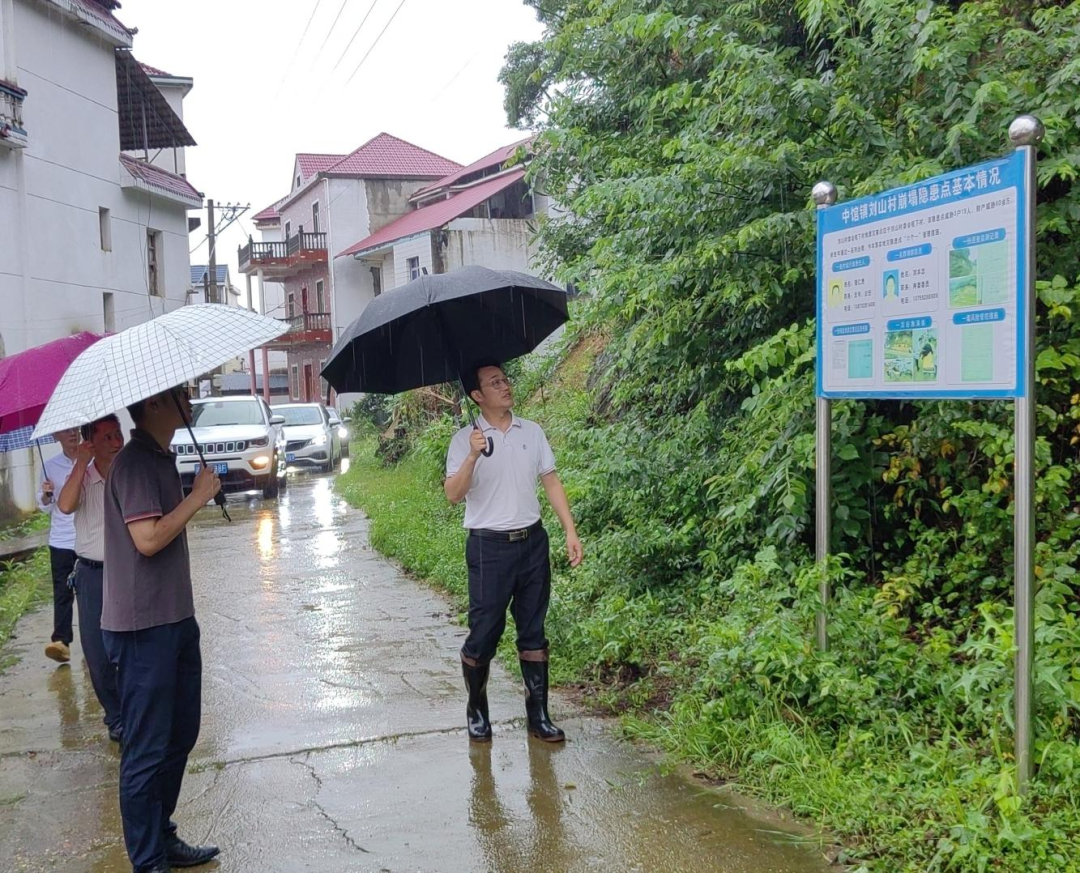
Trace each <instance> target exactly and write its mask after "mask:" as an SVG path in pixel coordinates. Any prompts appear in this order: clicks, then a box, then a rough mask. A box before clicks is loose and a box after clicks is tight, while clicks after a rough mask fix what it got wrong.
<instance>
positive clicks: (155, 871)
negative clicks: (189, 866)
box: [146, 861, 170, 873]
mask: <svg viewBox="0 0 1080 873" xmlns="http://www.w3.org/2000/svg"><path fill="white" fill-rule="evenodd" d="M146 873H170V871H169V865H168V864H166V863H165V862H164V861H162V862H161V863H160V864H155V865H154V866H153V867H151V868H150V869H149V870H147V871H146Z"/></svg>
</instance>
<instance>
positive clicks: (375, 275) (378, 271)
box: [371, 267, 382, 297]
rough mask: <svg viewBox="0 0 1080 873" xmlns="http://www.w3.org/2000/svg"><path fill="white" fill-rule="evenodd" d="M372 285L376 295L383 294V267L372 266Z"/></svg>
mask: <svg viewBox="0 0 1080 873" xmlns="http://www.w3.org/2000/svg"><path fill="white" fill-rule="evenodd" d="M371 287H372V288H373V289H374V291H375V296H376V297H378V296H379V295H380V294H382V267H372V268H371Z"/></svg>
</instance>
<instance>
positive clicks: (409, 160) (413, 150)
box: [326, 133, 461, 179]
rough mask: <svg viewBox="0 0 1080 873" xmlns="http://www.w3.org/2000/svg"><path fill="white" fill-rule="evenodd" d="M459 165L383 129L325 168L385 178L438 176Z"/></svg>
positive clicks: (458, 168)
mask: <svg viewBox="0 0 1080 873" xmlns="http://www.w3.org/2000/svg"><path fill="white" fill-rule="evenodd" d="M460 169H461V164H459V163H457V162H455V161H451V160H447V159H446V158H444V157H442V156H441V155H437V154H435V153H434V152H429V151H428V150H427V149H422V148H420V146H417V145H413V144H412V143H411V142H405V140H403V139H398V138H397V137H396V136H391V135H390V134H388V133H380V134H379V135H378V136H376V137H374V138H372V139H370V140H368V141H367V142H366V143H364V144H363V145H362V146H360V148H358V149H357V150H356V151H354V152H352V153H351V154H348V155H345V157H343V158H342V159H341V160H340V161H338V162H337V163H336V164H334V165H333V166H332V167H328V168H327V170H326V172H328V173H331V174H341V175H348V176H374V177H376V178H383V179H385V178H401V179H424V178H431V179H439V178H442V177H443V176H446V175H448V174H450V173H454V172H456V171H457V170H460Z"/></svg>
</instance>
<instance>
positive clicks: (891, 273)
mask: <svg viewBox="0 0 1080 873" xmlns="http://www.w3.org/2000/svg"><path fill="white" fill-rule="evenodd" d="M881 296H882V297H884V298H885V299H886V300H898V299H899V298H900V271H899V270H886V271H885V273H884V274H883V275H882V277H881Z"/></svg>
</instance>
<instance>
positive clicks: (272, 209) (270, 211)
mask: <svg viewBox="0 0 1080 873" xmlns="http://www.w3.org/2000/svg"><path fill="white" fill-rule="evenodd" d="M280 202H281V201H280V200H279V201H277V203H272V204H271V205H269V206H267V207H266V209H264V210H263V211H262V212H256V213H255V214H254V215H253V216H251V220H252V221H275V220H277V219H279V218H281V213H280V212H278V209H277V208H278V203H280Z"/></svg>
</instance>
